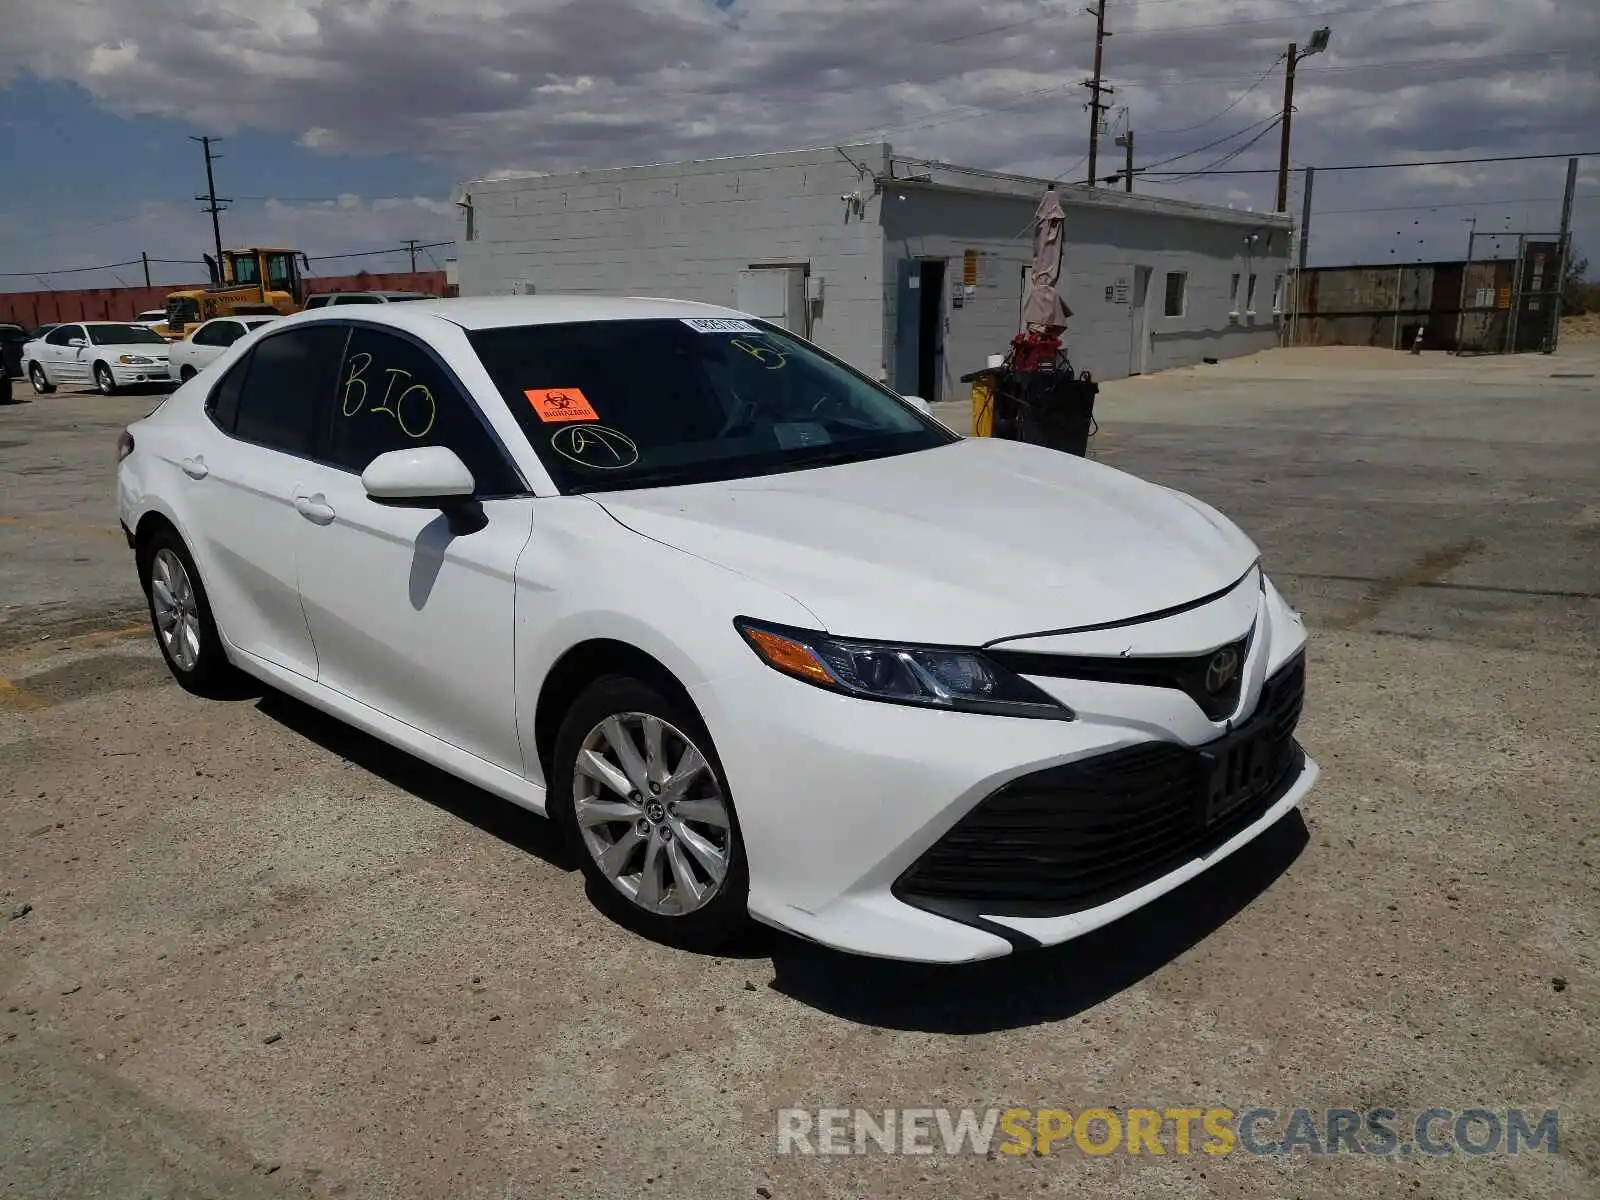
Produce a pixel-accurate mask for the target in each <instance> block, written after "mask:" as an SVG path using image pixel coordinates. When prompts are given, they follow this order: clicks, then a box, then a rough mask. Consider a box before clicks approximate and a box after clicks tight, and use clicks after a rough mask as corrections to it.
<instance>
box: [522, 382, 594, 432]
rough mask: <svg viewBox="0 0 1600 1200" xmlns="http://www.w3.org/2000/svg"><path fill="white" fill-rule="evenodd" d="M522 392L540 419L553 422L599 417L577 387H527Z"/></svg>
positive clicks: (592, 419)
mask: <svg viewBox="0 0 1600 1200" xmlns="http://www.w3.org/2000/svg"><path fill="white" fill-rule="evenodd" d="M522 394H523V395H524V396H526V397H527V398H528V403H529V404H531V405H533V411H534V413H535V415H537V416H538V418H539V420H541V421H546V422H550V423H552V424H553V423H558V422H561V421H598V420H599V419H600V414H599V413H597V412H595V410H594V406H593V405H591V404H590V403H589V398H588V397H587V396H585V395H584V394H583V392H582V391H581V390H580V389H578V388H529V389H528V390H527V391H525V392H523V393H522Z"/></svg>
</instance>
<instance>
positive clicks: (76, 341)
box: [67, 338, 89, 350]
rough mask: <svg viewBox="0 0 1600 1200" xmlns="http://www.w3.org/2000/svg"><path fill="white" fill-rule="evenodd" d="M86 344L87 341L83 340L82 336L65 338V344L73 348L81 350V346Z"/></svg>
mask: <svg viewBox="0 0 1600 1200" xmlns="http://www.w3.org/2000/svg"><path fill="white" fill-rule="evenodd" d="M88 344H89V343H88V342H86V341H84V340H83V339H82V338H68V339H67V345H68V346H70V347H72V348H73V349H74V350H81V349H83V347H85V346H87V345H88Z"/></svg>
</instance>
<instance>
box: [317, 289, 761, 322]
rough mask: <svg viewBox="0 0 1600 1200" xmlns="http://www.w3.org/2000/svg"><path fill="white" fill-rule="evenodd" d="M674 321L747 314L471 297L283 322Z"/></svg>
mask: <svg viewBox="0 0 1600 1200" xmlns="http://www.w3.org/2000/svg"><path fill="white" fill-rule="evenodd" d="M673 317H679V318H682V317H728V318H733V319H736V320H738V319H743V320H748V319H750V317H749V314H748V313H742V312H738V311H736V310H734V309H731V308H723V307H721V306H719V305H715V304H700V303H698V302H696V301H693V300H659V299H654V298H651V297H646V296H553V295H552V296H481V297H479V296H475V297H471V298H467V299H453V300H417V301H414V302H412V303H410V304H399V305H395V306H394V307H392V308H391V307H389V306H387V305H376V304H375V305H371V306H369V307H365V308H362V310H361V312H360V314H359V316H358V315H357V314H355V313H352V312H348V311H336V310H334V309H332V308H317V309H313V310H311V311H310V312H306V313H301V314H298V315H297V316H294V317H290V318H287V320H288V321H291V322H295V321H300V320H315V321H323V320H328V321H356V320H360V321H373V322H377V323H379V324H385V325H402V326H405V327H408V328H416V326H415V325H414V324H413V322H416V321H417V320H419V319H422V320H428V319H438V320H443V321H448V322H450V323H451V324H453V325H459V326H460V327H461V328H463V329H503V328H505V327H506V326H511V325H559V324H566V323H568V322H576V321H646V320H662V319H670V318H673Z"/></svg>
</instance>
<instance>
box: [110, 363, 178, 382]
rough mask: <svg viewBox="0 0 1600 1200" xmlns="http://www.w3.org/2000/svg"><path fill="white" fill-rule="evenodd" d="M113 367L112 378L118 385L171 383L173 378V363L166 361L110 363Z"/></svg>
mask: <svg viewBox="0 0 1600 1200" xmlns="http://www.w3.org/2000/svg"><path fill="white" fill-rule="evenodd" d="M107 365H108V366H109V367H110V368H111V378H112V379H114V380H116V381H117V384H118V386H127V385H130V384H135V383H170V382H171V380H172V365H171V364H170V363H166V362H157V363H146V364H139V363H118V362H114V363H108V364H107Z"/></svg>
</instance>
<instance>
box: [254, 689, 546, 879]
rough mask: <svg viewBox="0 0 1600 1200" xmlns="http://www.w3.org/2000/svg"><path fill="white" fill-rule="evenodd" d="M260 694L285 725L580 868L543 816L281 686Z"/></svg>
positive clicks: (531, 849) (529, 849)
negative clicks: (317, 707)
mask: <svg viewBox="0 0 1600 1200" xmlns="http://www.w3.org/2000/svg"><path fill="white" fill-rule="evenodd" d="M258 695H259V697H260V698H259V699H258V700H257V701H256V708H257V710H259V711H260V712H261V713H262V714H264V715H265V716H267V717H269V718H271V719H272V720H274V721H276V722H277V723H278V724H280V725H282V726H284V727H285V728H286V729H288V730H290V731H292V732H294V733H296V734H299V735H300V736H301V737H304V738H308V739H310V740H311V741H313V742H316V743H317V745H319V746H321V747H323V748H324V749H325V750H329V751H331V752H333V753H334V754H337V755H339V756H340V757H341V758H343V759H346V760H347V761H349V762H352V763H354V764H355V765H356V766H358V767H360V768H361V769H362V770H364V771H370V772H371V773H372V774H374V775H376V776H378V777H379V778H380V779H384V780H387V781H388V782H389V783H392V784H393V785H394V786H395V787H397V788H400V789H402V790H403V791H407V792H410V793H411V794H412V795H413V796H416V797H417V798H418V799H419V800H425V801H427V802H428V803H429V804H432V805H433V806H434V807H435V808H440V809H443V810H444V811H445V812H447V813H449V814H450V815H451V816H453V817H458V818H459V819H461V820H463V821H465V822H467V824H469V825H474V826H476V827H477V828H479V829H481V830H483V831H484V832H485V833H487V834H490V835H492V836H494V837H497V838H499V839H500V840H501V841H503V842H505V843H506V844H507V845H509V846H515V847H516V848H517V849H518V850H521V851H523V852H524V853H527V854H532V855H534V856H535V857H537V858H541V859H543V860H544V861H545V862H547V863H550V864H551V865H552V866H555V867H559V868H560V869H562V870H564V871H572V870H576V869H577V864H576V863H575V862H573V861H572V857H571V855H570V854H568V853H567V850H566V847H565V846H564V845H563V844H562V841H561V836H560V834H559V833H558V832H557V830H556V827H555V826H554V825H553V824H551V823H550V822H549V821H547V820H545V819H544V818H543V817H540V816H537V815H535V814H533V813H530V812H528V811H527V810H525V809H521V808H518V807H517V806H516V805H515V804H512V803H511V802H510V801H509V800H502V799H501V798H500V797H499V796H496V795H494V794H492V793H490V792H486V791H484V790H483V789H482V788H480V787H475V786H474V785H472V784H470V783H468V782H466V781H465V780H462V779H457V778H456V777H455V776H454V775H451V774H448V773H447V772H445V771H441V770H439V768H437V767H434V766H431V765H429V764H428V763H425V762H423V761H422V760H421V759H420V758H416V757H414V756H412V755H410V754H407V753H406V752H405V751H404V750H399V749H396V748H395V747H393V746H391V745H389V744H388V743H387V742H382V741H379V740H378V739H377V738H375V737H373V736H372V735H371V734H368V733H364V732H362V731H361V730H359V729H357V728H355V727H354V726H352V725H346V724H345V723H344V722H343V721H339V720H337V719H335V718H333V717H330V716H328V715H327V714H326V713H323V712H321V711H319V710H317V709H315V708H312V707H311V706H310V705H309V704H305V703H303V702H302V701H299V700H296V699H294V698H292V697H290V696H287V695H284V694H283V693H282V692H277V691H272V690H270V689H263V690H261V691H260V692H259V693H258Z"/></svg>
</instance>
